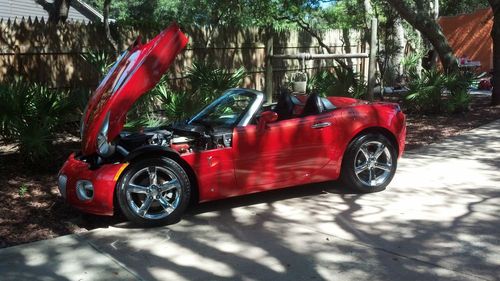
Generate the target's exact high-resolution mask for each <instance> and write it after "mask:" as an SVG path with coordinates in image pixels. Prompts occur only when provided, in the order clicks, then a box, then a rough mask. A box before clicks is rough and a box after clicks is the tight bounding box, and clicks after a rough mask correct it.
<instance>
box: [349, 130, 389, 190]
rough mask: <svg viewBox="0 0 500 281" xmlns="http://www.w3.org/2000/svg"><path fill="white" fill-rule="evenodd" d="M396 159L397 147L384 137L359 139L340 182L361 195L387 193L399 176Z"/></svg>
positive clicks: (380, 135) (359, 137)
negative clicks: (397, 175)
mask: <svg viewBox="0 0 500 281" xmlns="http://www.w3.org/2000/svg"><path fill="white" fill-rule="evenodd" d="M397 160H398V158H397V151H396V149H395V148H394V145H393V144H392V143H391V142H390V141H389V140H388V139H387V138H386V137H385V136H384V135H382V134H376V133H368V134H364V135H361V136H358V137H357V138H356V139H354V140H353V141H352V142H351V144H350V145H349V147H348V148H347V151H346V153H345V155H344V160H343V163H342V172H341V173H342V174H341V179H342V181H343V182H344V183H345V184H346V185H348V186H349V187H351V188H354V189H355V190H357V191H359V192H364V193H369V192H377V191H381V190H384V189H385V188H386V187H387V185H389V183H390V182H391V181H392V178H393V177H394V174H395V173H396V168H397Z"/></svg>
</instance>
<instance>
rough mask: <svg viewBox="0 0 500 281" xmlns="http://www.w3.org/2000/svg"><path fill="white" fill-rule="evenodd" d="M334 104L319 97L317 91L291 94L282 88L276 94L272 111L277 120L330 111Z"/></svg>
mask: <svg viewBox="0 0 500 281" xmlns="http://www.w3.org/2000/svg"><path fill="white" fill-rule="evenodd" d="M334 109H335V106H334V105H333V104H332V103H331V102H330V101H329V100H328V99H327V98H323V97H321V96H320V95H319V94H318V93H317V92H313V93H311V94H310V95H309V96H307V95H297V96H296V95H293V94H292V93H291V92H290V91H289V90H287V89H284V90H282V91H281V92H280V94H279V96H278V102H277V103H276V105H275V106H274V108H273V111H274V112H276V113H277V114H278V121H281V120H287V119H292V118H296V117H305V116H309V115H317V114H321V113H324V112H328V111H332V110H334Z"/></svg>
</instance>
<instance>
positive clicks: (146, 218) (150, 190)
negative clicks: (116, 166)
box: [117, 157, 191, 226]
mask: <svg viewBox="0 0 500 281" xmlns="http://www.w3.org/2000/svg"><path fill="white" fill-rule="evenodd" d="M190 191H191V190H190V184H189V178H188V176H187V174H186V172H185V171H184V169H183V168H182V167H181V166H180V165H179V164H178V163H177V162H176V161H174V160H172V159H170V158H166V157H162V158H151V159H145V160H141V161H138V162H136V163H131V164H130V166H129V167H128V168H127V170H126V171H125V173H124V175H123V176H122V177H121V180H120V181H119V183H118V190H117V199H118V204H119V205H120V209H121V210H122V212H123V214H124V215H125V216H126V217H127V218H128V219H129V220H130V221H132V222H134V223H136V224H139V225H142V226H158V225H165V224H171V223H175V222H177V221H179V220H180V218H181V216H182V214H183V213H184V211H185V209H186V207H187V206H188V204H189V198H190V194H191V192H190Z"/></svg>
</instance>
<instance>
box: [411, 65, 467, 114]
mask: <svg viewBox="0 0 500 281" xmlns="http://www.w3.org/2000/svg"><path fill="white" fill-rule="evenodd" d="M471 81H472V77H470V76H469V75H467V74H445V73H442V72H440V71H438V70H436V69H431V70H423V71H422V76H421V77H420V78H418V77H415V78H414V79H413V80H411V81H410V82H409V85H408V86H409V88H410V90H409V92H408V94H407V96H406V97H405V101H406V102H405V105H406V107H407V108H408V110H410V111H414V112H420V113H440V112H447V113H458V112H463V111H466V110H467V109H468V107H469V104H470V100H471V98H470V95H469V93H468V87H469V86H470V84H471Z"/></svg>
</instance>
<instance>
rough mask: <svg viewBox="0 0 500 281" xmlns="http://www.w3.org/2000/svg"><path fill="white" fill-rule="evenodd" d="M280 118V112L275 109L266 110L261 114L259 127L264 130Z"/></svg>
mask: <svg viewBox="0 0 500 281" xmlns="http://www.w3.org/2000/svg"><path fill="white" fill-rule="evenodd" d="M277 120H278V113H276V112H274V111H264V112H262V113H261V114H260V118H259V123H258V128H259V130H263V129H264V128H266V125H267V124H269V123H273V122H276V121H277Z"/></svg>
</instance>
